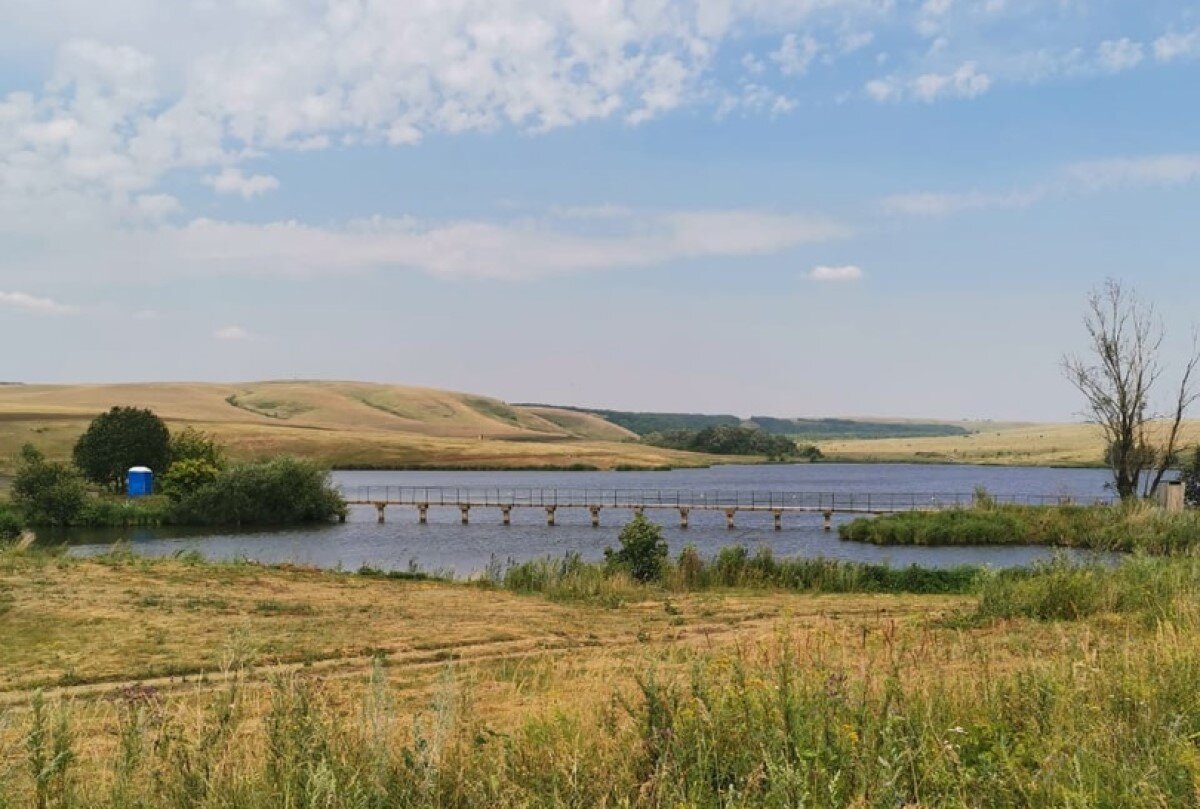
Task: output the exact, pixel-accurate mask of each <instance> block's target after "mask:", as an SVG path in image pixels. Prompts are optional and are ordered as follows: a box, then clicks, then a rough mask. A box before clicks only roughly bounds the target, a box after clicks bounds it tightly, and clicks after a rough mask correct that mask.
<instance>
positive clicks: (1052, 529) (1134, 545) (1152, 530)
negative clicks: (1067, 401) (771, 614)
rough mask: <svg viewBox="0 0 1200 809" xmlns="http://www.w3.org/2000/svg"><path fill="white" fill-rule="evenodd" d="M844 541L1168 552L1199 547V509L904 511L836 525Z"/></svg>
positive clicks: (1143, 505) (997, 507)
mask: <svg viewBox="0 0 1200 809" xmlns="http://www.w3.org/2000/svg"><path fill="white" fill-rule="evenodd" d="M838 530H839V533H840V536H841V537H842V539H846V540H850V541H853V542H871V543H874V544H876V545H1053V546H1059V547H1070V548H1089V549H1095V550H1105V551H1141V552H1143V553H1150V554H1159V555H1170V554H1183V553H1189V552H1191V551H1193V550H1195V549H1197V548H1200V512H1197V511H1189V512H1185V513H1183V514H1171V513H1168V512H1166V511H1164V510H1163V509H1161V508H1157V507H1155V506H1152V505H1149V504H1146V503H1132V504H1122V505H1114V506H1048V507H1034V506H1013V505H992V504H988V503H986V502H985V503H984V504H982V505H980V506H977V507H975V508H966V509H952V510H948V511H932V512H908V513H903V514H893V515H888V516H883V517H876V518H863V519H858V520H854V521H852V522H848V523H844V524H843V525H841V526H839V529H838Z"/></svg>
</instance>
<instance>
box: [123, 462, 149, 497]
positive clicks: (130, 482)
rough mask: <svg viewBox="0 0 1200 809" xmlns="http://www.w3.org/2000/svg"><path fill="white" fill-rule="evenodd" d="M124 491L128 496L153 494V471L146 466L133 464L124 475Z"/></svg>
mask: <svg viewBox="0 0 1200 809" xmlns="http://www.w3.org/2000/svg"><path fill="white" fill-rule="evenodd" d="M125 491H126V492H127V493H128V494H129V496H130V497H145V496H146V495H148V494H154V473H153V472H151V471H150V468H149V467H146V466H135V467H133V468H132V469H130V470H129V474H127V475H126V476H125Z"/></svg>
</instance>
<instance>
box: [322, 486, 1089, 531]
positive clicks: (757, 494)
mask: <svg viewBox="0 0 1200 809" xmlns="http://www.w3.org/2000/svg"><path fill="white" fill-rule="evenodd" d="M342 496H343V497H344V498H345V500H346V502H347V503H348V504H350V505H363V506H374V507H375V509H376V511H377V513H378V518H379V522H381V523H382V522H384V519H385V514H386V512H387V508H388V506H401V507H411V508H415V509H416V512H417V519H418V520H419V522H420V523H421V524H422V525H424V524H425V523H426V522H428V516H429V509H430V508H434V507H448V508H457V509H458V510H459V513H460V515H461V518H462V524H463V525H467V524H468V523H469V522H470V521H471V520H470V517H471V510H472V509H497V510H498V511H499V512H500V520H501V524H502V525H511V524H512V512H513V509H522V508H525V509H542V510H544V511H545V514H546V524H547V525H551V526H552V525H554V524H555V516H556V515H557V514H558V512H559V510H565V509H586V510H587V511H588V512H589V513H590V514H591V518H592V526H593V527H599V525H600V514H601V512H602V511H604V510H605V509H617V510H622V511H629V512H632V513H635V514H642V513H645V512H646V511H648V510H670V511H675V512H677V513H678V514H679V527H680V528H687V527H688V517H689V516H690V514H691V512H693V511H717V512H723V513H724V514H725V524H726V527H728V528H734V527H735V524H734V520H735V517H736V516H737V514H738V513H739V512H755V511H761V512H767V513H770V514H771V515H772V517H773V518H774V524H775V530H777V531H778V530H781V529H782V528H783V517H784V515H785V514H820V515H822V516H823V517H824V520H825V530H826V531H829V530H832V528H833V515H834V514H857V515H880V514H897V513H900V512H906V511H940V510H943V509H952V508H964V507H967V506H970V505H972V504H973V503H974V502H975V498H976V495H973V494H911V493H904V494H899V493H896V494H887V493H875V492H872V493H862V494H858V493H845V492H780V491H739V490H713V491H696V490H685V489H536V488H527V489H526V488H507V489H505V488H492V489H486V488H471V487H452V486H438V487H424V486H358V487H348V488H344V489H342ZM992 500H994V501H995V502H1000V503H1012V504H1020V505H1041V506H1048V505H1062V504H1064V503H1070V502H1073V501H1072V500H1071V498H1065V497H1052V496H1043V495H1015V496H1000V497H993V498H992ZM1088 502H1092V501H1090V500H1089V501H1088Z"/></svg>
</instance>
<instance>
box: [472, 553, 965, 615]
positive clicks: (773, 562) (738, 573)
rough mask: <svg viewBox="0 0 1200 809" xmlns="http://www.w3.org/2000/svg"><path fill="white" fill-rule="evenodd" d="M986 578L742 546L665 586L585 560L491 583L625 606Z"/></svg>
mask: <svg viewBox="0 0 1200 809" xmlns="http://www.w3.org/2000/svg"><path fill="white" fill-rule="evenodd" d="M983 575H985V571H984V570H983V569H982V568H979V567H972V566H963V567H955V568H941V569H935V568H922V567H917V566H915V565H914V566H912V567H907V568H893V567H889V566H887V565H872V564H864V563H861V562H845V561H840V560H836V559H823V558H815V559H806V558H803V557H796V558H791V559H778V558H776V557H775V555H774V554H773V553H772V552H771V549H770V548H768V547H765V546H764V547H761V548H759V549H758V551H756V552H755V553H753V554H751V553H750V552H749V551H748V550H747V549H746V548H745V547H744V546H742V545H733V546H729V547H726V548H722V549H721V550H720V551H719V552H718V553H717V554H716V556H714V557H712V558H711V559H705V558H704V557H703V556H701V555H700V553H699V552H697V551H696V549H695V548H693V547H691V546H688V547H687V548H684V549H683V551H682V552H681V553H680V555H679V557H678V558H677V559H676V560H674V561H671V560H668V561H667V562H666V563H665V565H664V567H663V571H662V578H661V581H659V582H655V583H650V584H649V585H643V584H640V583H639V582H636V581H635V580H634V579H633V578H632V577H631V576H629V574H628V573H627V572H626V571H625V570H624V569H622V568H621V567H620V566H619V565H611V564H608V565H606V564H601V563H591V562H585V561H584V560H583V559H582V558H581V557H580V556H579V554H577V553H568V554H566V555H565V556H564V557H562V558H561V559H553V558H543V559H535V560H531V561H528V562H521V563H510V564H509V565H508V566H507V567H502V566H500V565H499V564H497V563H496V562H495V561H493V564H492V565H491V566H490V567H489V569H488V571H487V572H486V574H485V577H484V580H485V581H486V582H487V583H489V584H493V585H497V586H501V587H504V588H505V589H508V590H513V591H515V592H518V593H536V594H540V595H545V596H547V597H549V598H551V599H554V600H558V601H587V602H593V603H600V604H604V605H606V606H612V607H616V606H620V605H621V604H624V603H628V602H630V601H635V600H639V599H642V598H645V597H646V596H647V595H648V594H650V593H652V592H654V591H655V590H659V591H662V590H666V591H670V592H688V591H699V590H706V589H710V588H716V587H736V588H748V589H777V590H780V589H781V590H790V591H793V592H805V593H924V594H955V593H957V594H962V593H970V592H974V591H975V589H976V586H977V582H978V580H979V579H980V577H981V576H983Z"/></svg>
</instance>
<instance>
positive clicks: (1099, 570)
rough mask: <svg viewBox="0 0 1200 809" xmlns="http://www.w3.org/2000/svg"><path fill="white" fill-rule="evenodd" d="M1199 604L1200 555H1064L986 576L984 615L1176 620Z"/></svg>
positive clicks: (982, 589) (981, 604) (981, 597)
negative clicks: (1107, 559) (1114, 561)
mask: <svg viewBox="0 0 1200 809" xmlns="http://www.w3.org/2000/svg"><path fill="white" fill-rule="evenodd" d="M1197 603H1200V559H1196V558H1194V557H1193V558H1188V559H1158V558H1149V557H1133V558H1131V559H1128V560H1126V561H1125V562H1123V563H1122V564H1120V565H1115V566H1106V565H1077V564H1072V563H1070V562H1068V561H1067V560H1065V559H1062V558H1059V559H1055V560H1053V561H1051V562H1048V563H1042V564H1039V565H1036V566H1035V567H1033V568H1032V569H1015V570H1005V571H1000V572H998V573H995V574H993V575H991V576H988V577H986V578H984V579H983V580H982V581H981V587H980V593H979V607H978V609H977V611H976V614H977V616H978V617H980V618H986V619H992V618H1017V617H1022V618H1036V619H1040V620H1075V619H1079V618H1085V617H1088V616H1091V615H1097V614H1102V613H1117V614H1135V615H1140V616H1142V617H1143V618H1144V619H1145V620H1146V621H1147V622H1149V623H1158V622H1163V621H1176V620H1178V618H1179V614H1180V611H1181V610H1186V609H1188V608H1189V607H1193V606H1195V605H1196V604H1197Z"/></svg>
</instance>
